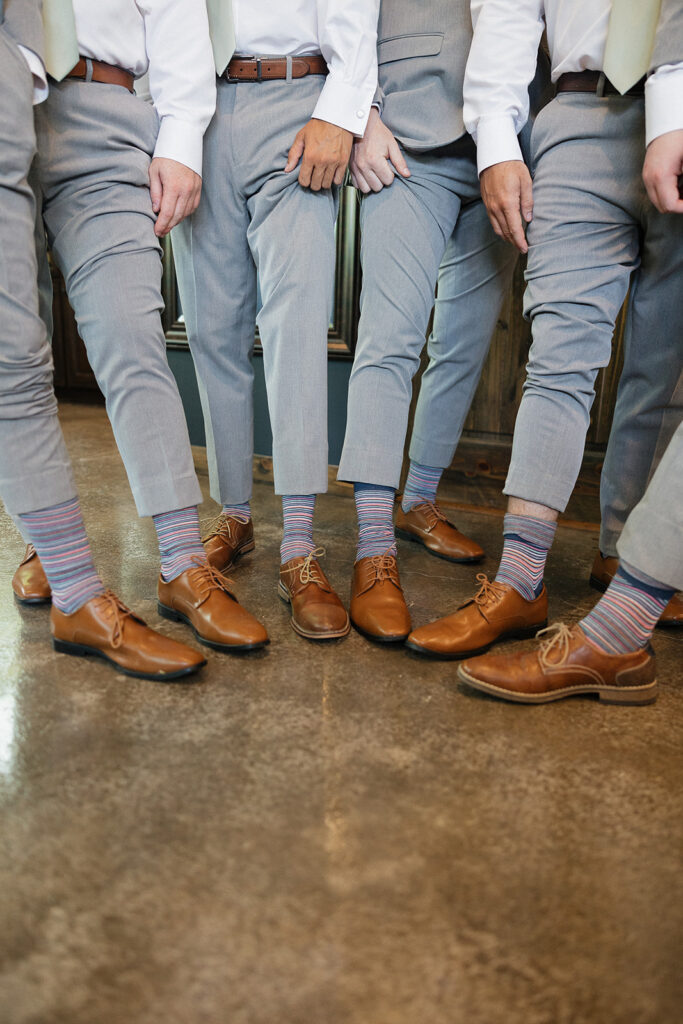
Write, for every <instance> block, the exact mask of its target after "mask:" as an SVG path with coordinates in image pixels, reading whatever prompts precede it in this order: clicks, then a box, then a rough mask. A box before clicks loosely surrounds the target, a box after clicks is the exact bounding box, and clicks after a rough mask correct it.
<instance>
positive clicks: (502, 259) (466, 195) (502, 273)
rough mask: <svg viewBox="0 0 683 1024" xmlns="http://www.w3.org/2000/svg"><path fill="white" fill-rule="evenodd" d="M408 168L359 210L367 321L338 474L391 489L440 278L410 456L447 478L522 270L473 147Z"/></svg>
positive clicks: (417, 156) (410, 155)
mask: <svg viewBox="0 0 683 1024" xmlns="http://www.w3.org/2000/svg"><path fill="white" fill-rule="evenodd" d="M404 156H405V159H406V162H407V164H408V167H409V169H410V171H411V177H410V178H408V179H405V178H401V177H399V176H397V177H396V178H395V179H394V181H393V183H392V184H391V185H390V186H389V187H388V188H384V189H382V191H381V192H378V193H373V194H370V195H368V196H364V197H363V200H362V203H361V229H362V235H361V259H362V264H363V290H362V294H361V318H360V324H359V328H358V344H357V348H356V355H355V358H354V363H353V370H352V372H351V379H350V384H349V397H348V415H347V425H346V436H345V439H344V448H343V451H342V457H341V462H340V465H339V478H340V479H342V480H353V481H356V482H362V483H373V484H380V485H383V486H385V487H394V488H395V487H397V486H398V483H399V478H400V474H401V463H402V460H403V445H404V441H405V435H406V428H407V423H408V413H409V410H410V400H411V396H412V379H413V376H414V374H415V371H416V370H417V367H418V365H419V359H420V353H421V351H422V348H423V347H424V343H425V333H426V331H427V325H428V323H429V316H430V313H431V311H432V307H433V305H434V289H435V286H436V283H437V277H438V278H439V297H440V301H439V303H438V304H437V308H436V312H435V329H434V334H433V335H432V338H431V339H430V347H429V355H430V364H429V367H428V369H427V371H426V373H425V375H424V377H423V380H422V387H421V391H420V398H419V403H418V410H417V414H416V420H415V429H414V433H413V441H412V444H411V451H410V454H411V458H414V459H416V460H417V461H418V462H423V463H427V464H428V465H435V466H447V465H449V464H450V462H451V460H452V458H453V454H454V451H455V447H456V445H457V442H458V438H459V435H460V431H461V429H462V424H463V422H464V419H465V417H466V415H467V412H468V409H469V405H470V402H471V399H472V394H473V393H474V389H475V388H476V385H477V381H478V379H479V373H480V371H481V367H482V364H483V361H484V359H485V357H486V353H487V351H488V347H489V343H490V340H491V335H492V333H493V329H494V327H495V323H496V318H497V316H498V313H499V310H500V306H501V303H502V300H503V297H504V295H505V292H506V289H507V288H508V286H509V283H510V277H511V274H512V270H513V268H514V264H515V259H516V255H515V252H514V250H512V248H511V247H509V246H507V245H506V243H504V242H502V241H501V240H499V239H498V238H497V237H496V236H495V234H494V233H493V229H492V228H491V226H490V224H489V220H488V217H487V215H486V210H485V209H484V206H483V203H482V201H481V197H480V193H479V180H478V177H477V167H476V158H475V150H474V143H473V142H472V139H471V138H470V136H469V135H466V136H463V137H462V138H461V139H458V141H457V142H455V143H452V144H451V145H450V146H445V147H443V148H442V149H439V150H431V151H429V152H425V153H417V152H410V151H407V150H406V151H404ZM444 254H445V258H444ZM442 260H443V264H442ZM440 265H441V266H442V269H441V271H439V266H440Z"/></svg>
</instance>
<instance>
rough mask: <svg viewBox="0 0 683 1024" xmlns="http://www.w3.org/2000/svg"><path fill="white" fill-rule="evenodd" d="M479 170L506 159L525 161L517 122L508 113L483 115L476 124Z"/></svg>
mask: <svg viewBox="0 0 683 1024" xmlns="http://www.w3.org/2000/svg"><path fill="white" fill-rule="evenodd" d="M476 133H477V135H476V140H475V141H476V143H477V170H478V171H479V174H481V172H482V171H485V170H486V168H487V167H491V166H492V165H493V164H502V163H503V162H504V161H505V160H521V161H522V162H524V157H523V156H522V150H521V149H520V147H519V141H518V139H517V132H516V131H515V122H514V121H513V119H512V118H511V117H508V116H507V115H500V116H496V117H482V118H481V120H480V121H479V123H478V124H477V126H476Z"/></svg>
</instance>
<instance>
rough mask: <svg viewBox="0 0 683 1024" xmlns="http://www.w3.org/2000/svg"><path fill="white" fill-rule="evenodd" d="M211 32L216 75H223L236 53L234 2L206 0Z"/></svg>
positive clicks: (230, 0) (228, 0)
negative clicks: (233, 17)
mask: <svg viewBox="0 0 683 1024" xmlns="http://www.w3.org/2000/svg"><path fill="white" fill-rule="evenodd" d="M206 10H207V13H208V15H209V31H210V33H211V43H212V45H213V58H214V60H215V62H216V74H217V75H222V74H223V72H224V71H225V69H226V68H227V66H228V64H229V63H230V58H231V57H232V55H233V54H234V52H235V25H234V22H233V19H232V0H206Z"/></svg>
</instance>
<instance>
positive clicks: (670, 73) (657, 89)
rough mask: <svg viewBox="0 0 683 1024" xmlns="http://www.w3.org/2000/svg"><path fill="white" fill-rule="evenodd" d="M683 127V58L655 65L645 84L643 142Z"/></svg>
mask: <svg viewBox="0 0 683 1024" xmlns="http://www.w3.org/2000/svg"><path fill="white" fill-rule="evenodd" d="M680 129H683V61H681V62H680V63H679V64H665V65H663V66H662V67H661V68H657V70H656V71H655V73H654V74H652V75H650V77H649V78H648V80H647V82H646V83H645V144H646V145H647V146H649V145H650V143H651V142H652V140H653V139H656V138H657V137H658V136H659V135H665V134H666V133H667V132H675V131H679V130H680Z"/></svg>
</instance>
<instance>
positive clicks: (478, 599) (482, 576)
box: [474, 572, 505, 608]
mask: <svg viewBox="0 0 683 1024" xmlns="http://www.w3.org/2000/svg"><path fill="white" fill-rule="evenodd" d="M477 583H478V584H479V590H478V591H477V593H476V594H475V595H474V603H475V604H476V605H477V607H479V608H483V607H484V606H485V605H487V604H491V603H492V602H493V601H496V600H500V598H501V597H504V596H505V589H504V588H503V585H502V584H501V583H497V582H496V580H490V579H489V578H488V576H487V575H486V573H485V572H478V573H477Z"/></svg>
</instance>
